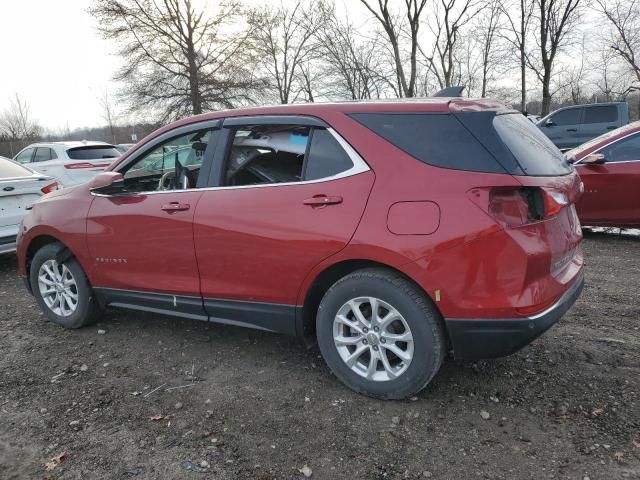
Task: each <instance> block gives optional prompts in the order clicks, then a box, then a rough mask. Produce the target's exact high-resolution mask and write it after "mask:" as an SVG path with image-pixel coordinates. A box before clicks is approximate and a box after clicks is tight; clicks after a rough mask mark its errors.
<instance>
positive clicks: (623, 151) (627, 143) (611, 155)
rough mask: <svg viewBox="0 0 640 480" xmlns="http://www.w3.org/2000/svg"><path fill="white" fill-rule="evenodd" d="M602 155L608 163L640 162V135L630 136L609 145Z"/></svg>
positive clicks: (602, 150)
mask: <svg viewBox="0 0 640 480" xmlns="http://www.w3.org/2000/svg"><path fill="white" fill-rule="evenodd" d="M600 153H603V154H604V158H605V160H606V162H607V163H616V162H628V161H631V160H640V134H635V135H630V136H628V137H627V138H623V139H622V140H618V141H617V142H614V143H612V144H611V145H607V146H606V147H604V148H603V149H601V150H600Z"/></svg>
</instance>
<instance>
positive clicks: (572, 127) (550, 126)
mask: <svg viewBox="0 0 640 480" xmlns="http://www.w3.org/2000/svg"><path fill="white" fill-rule="evenodd" d="M582 114H583V108H582V107H580V108H565V109H563V110H560V111H558V112H557V113H555V114H553V115H552V116H551V117H549V118H548V119H547V120H546V121H544V122H543V123H542V125H540V128H541V129H542V131H543V132H544V133H545V135H546V136H547V137H549V139H550V140H551V141H552V142H553V143H554V144H555V145H556V146H557V147H558V148H560V149H565V148H572V147H575V146H577V145H580V144H581V143H582V142H581V141H580V139H579V138H578V135H579V133H578V129H579V128H580V120H581V118H582Z"/></svg>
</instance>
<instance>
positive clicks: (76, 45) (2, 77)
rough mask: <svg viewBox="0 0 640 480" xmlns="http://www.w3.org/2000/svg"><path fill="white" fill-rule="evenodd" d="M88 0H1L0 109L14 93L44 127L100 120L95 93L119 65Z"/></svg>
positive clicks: (100, 121)
mask: <svg viewBox="0 0 640 480" xmlns="http://www.w3.org/2000/svg"><path fill="white" fill-rule="evenodd" d="M89 5H90V2H89V0H3V1H2V6H0V12H1V13H2V22H1V23H0V59H1V61H2V69H1V70H0V110H3V109H4V108H5V107H6V106H7V103H8V99H9V97H10V96H12V95H13V94H14V93H18V94H19V95H20V96H21V98H23V99H25V100H27V101H28V102H29V104H30V105H31V111H32V113H33V116H34V118H36V119H37V120H38V122H39V123H40V124H41V125H43V126H44V127H45V128H48V129H54V130H55V129H62V128H64V127H65V125H66V124H67V122H68V124H69V127H70V128H71V129H74V128H76V127H81V126H94V125H99V124H102V123H104V122H103V121H102V119H101V118H100V113H99V112H100V107H99V104H98V100H97V98H98V96H99V95H100V93H101V92H104V89H105V88H112V87H111V86H110V83H109V82H110V79H111V77H112V76H113V73H114V71H115V70H116V69H117V67H118V65H119V63H118V62H119V60H118V58H117V57H115V56H114V55H111V53H110V50H111V49H110V48H109V43H108V42H106V41H104V40H102V39H101V38H100V36H99V35H98V34H97V32H96V30H95V22H94V20H93V18H92V17H91V16H90V15H89V14H88V13H87V11H86V10H87V7H88V6H89Z"/></svg>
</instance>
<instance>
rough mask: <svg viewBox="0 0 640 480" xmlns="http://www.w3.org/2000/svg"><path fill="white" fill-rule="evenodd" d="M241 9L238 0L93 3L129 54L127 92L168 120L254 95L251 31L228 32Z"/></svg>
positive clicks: (134, 104)
mask: <svg viewBox="0 0 640 480" xmlns="http://www.w3.org/2000/svg"><path fill="white" fill-rule="evenodd" d="M240 11H241V10H240V4H239V2H238V1H237V0H230V1H227V2H224V3H220V4H218V5H217V7H216V9H215V10H213V9H211V8H209V7H207V6H203V4H202V3H201V2H195V1H193V0H94V4H93V7H92V8H91V9H90V13H91V14H92V15H94V16H95V17H96V18H97V19H98V22H99V24H98V29H99V30H100V32H102V34H103V36H104V37H105V38H108V39H111V40H113V41H115V42H117V44H118V52H119V54H120V55H121V56H122V57H123V59H124V62H123V63H124V66H123V67H122V68H121V69H120V70H119V72H118V73H117V76H116V80H119V81H122V82H123V83H124V84H125V87H124V89H123V91H122V95H123V97H124V98H125V99H126V100H127V101H128V102H129V104H130V107H131V109H132V110H134V111H139V110H142V111H144V110H145V109H151V110H156V111H158V112H159V113H160V116H161V117H162V119H164V120H166V119H172V118H179V117H182V116H186V115H191V114H199V113H202V112H203V111H205V110H210V109H217V108H220V107H226V108H230V107H233V106H234V105H235V104H237V103H239V102H242V101H247V100H249V98H248V92H249V91H250V89H251V87H252V86H254V83H255V77H254V76H253V75H252V71H251V68H250V66H249V62H248V61H247V59H246V55H245V54H246V51H245V44H246V42H245V40H246V35H247V34H246V32H233V33H231V34H230V32H229V29H230V28H233V27H231V26H230V25H232V23H233V22H234V21H235V20H236V19H237V18H238V15H239V13H240Z"/></svg>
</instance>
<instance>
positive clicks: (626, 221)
mask: <svg viewBox="0 0 640 480" xmlns="http://www.w3.org/2000/svg"><path fill="white" fill-rule="evenodd" d="M598 152H599V153H602V154H604V156H605V163H604V164H601V165H587V164H581V163H578V164H577V165H576V169H577V171H578V173H579V174H580V178H581V179H582V181H583V182H584V194H583V195H582V197H581V199H580V200H579V201H578V204H577V210H578V216H579V217H580V221H581V222H582V223H583V224H585V225H590V224H596V225H610V226H638V225H640V133H634V134H632V135H629V136H627V137H624V138H622V139H620V140H617V141H615V142H613V143H611V144H609V145H607V146H605V147H603V148H601V149H599V150H598ZM590 222H591V223H590Z"/></svg>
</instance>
